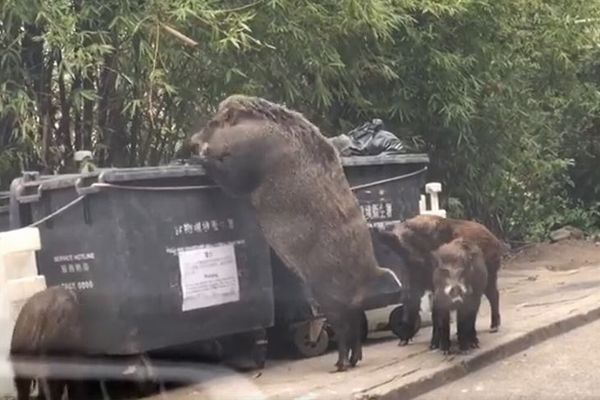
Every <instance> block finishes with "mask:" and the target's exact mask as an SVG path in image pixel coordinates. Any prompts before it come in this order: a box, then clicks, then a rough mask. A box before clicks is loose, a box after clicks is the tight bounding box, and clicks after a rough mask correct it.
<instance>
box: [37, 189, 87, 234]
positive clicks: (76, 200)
mask: <svg viewBox="0 0 600 400" xmlns="http://www.w3.org/2000/svg"><path fill="white" fill-rule="evenodd" d="M84 198H85V195H83V196H79V197H77V198H76V199H75V200H72V201H70V202H69V203H67V204H65V205H64V206H62V207H61V208H59V209H58V210H56V211H54V212H53V213H52V214H48V215H46V216H45V217H44V218H42V219H40V220H37V221H35V222H33V223H31V224H29V225H27V228H35V227H36V226H38V225H41V224H43V223H44V222H46V221H48V220H49V219H51V218H54V217H56V216H57V215H59V214H62V213H63V212H65V211H67V210H68V209H69V208H71V207H73V206H74V205H75V204H77V203H79V202H80V201H81V200H83V199H84Z"/></svg>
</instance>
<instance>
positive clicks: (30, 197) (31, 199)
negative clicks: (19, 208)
mask: <svg viewBox="0 0 600 400" xmlns="http://www.w3.org/2000/svg"><path fill="white" fill-rule="evenodd" d="M24 188H25V186H23V185H21V186H19V187H18V189H17V196H16V197H17V199H18V200H19V202H21V203H35V202H37V201H40V199H41V198H42V189H43V188H42V183H40V184H39V185H37V188H36V192H35V193H33V194H25V195H24V194H21V193H23V190H24Z"/></svg>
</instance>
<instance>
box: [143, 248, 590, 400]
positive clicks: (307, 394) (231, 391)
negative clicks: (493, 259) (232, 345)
mask: <svg viewBox="0 0 600 400" xmlns="http://www.w3.org/2000/svg"><path fill="white" fill-rule="evenodd" d="M499 288H500V293H501V294H500V296H501V303H500V304H501V312H502V327H501V329H500V332H499V333H490V332H489V331H488V329H489V304H488V303H487V301H486V300H483V301H482V307H481V313H480V317H479V319H478V323H477V325H478V330H479V332H480V340H481V349H478V350H475V351H474V352H472V353H470V354H468V355H453V356H450V357H444V356H443V355H442V354H440V353H439V352H436V351H429V350H428V343H429V339H430V335H431V329H430V328H429V327H428V328H424V329H422V330H421V331H420V332H419V333H418V335H417V337H416V338H415V340H414V341H413V342H412V343H410V344H409V345H408V346H406V347H399V346H398V345H397V343H398V341H397V339H396V338H395V337H394V336H393V335H392V334H391V333H389V332H387V333H377V334H374V335H371V336H370V337H369V339H368V340H367V343H366V346H365V360H364V361H363V362H362V363H360V364H359V366H358V367H357V368H355V369H352V370H350V371H348V372H345V373H331V371H332V370H333V363H334V361H335V352H329V353H327V354H325V355H323V356H320V357H315V358H310V359H301V360H298V359H294V358H293V357H291V356H290V357H289V358H288V359H273V360H268V361H267V365H266V367H265V369H263V370H261V371H257V370H255V371H250V372H238V373H236V372H234V371H232V370H230V371H231V373H229V374H226V375H222V376H220V377H215V378H214V379H207V380H201V381H199V382H198V383H197V384H194V385H189V386H186V387H179V388H177V389H174V390H170V391H168V392H167V393H165V394H163V395H162V396H161V395H156V396H154V397H153V398H155V399H157V400H158V399H164V398H167V399H176V400H184V399H185V400H187V399H197V398H203V399H204V398H206V399H224V400H228V399H240V398H252V399H311V400H321V399H322V400H329V399H342V398H344V399H346V398H347V399H352V398H355V399H367V398H368V399H372V398H378V397H380V396H383V397H385V398H387V397H391V398H397V397H398V396H400V397H401V398H411V397H413V396H412V395H409V393H410V389H405V388H409V387H411V385H413V387H414V385H415V384H416V385H419V384H420V382H423V381H427V379H429V378H430V377H431V376H433V375H435V374H438V375H439V374H440V373H442V374H443V373H444V371H445V370H446V369H448V368H451V367H453V366H457V365H458V366H460V365H461V363H462V362H464V361H465V360H467V359H468V358H469V357H471V356H473V355H475V356H476V355H478V354H481V353H485V352H486V351H490V350H493V349H495V348H503V349H504V350H502V351H506V348H507V347H506V346H507V345H510V343H511V342H513V341H515V340H516V339H517V338H519V337H521V336H523V335H528V334H531V333H532V332H538V333H539V331H540V330H542V331H543V330H544V329H545V327H548V326H550V325H553V324H557V323H558V324H559V325H562V323H561V321H564V320H565V319H566V318H569V317H573V316H578V315H589V311H590V310H593V309H596V308H598V307H600V245H596V244H595V243H594V242H588V241H564V242H559V243H553V244H551V243H538V244H535V245H532V246H528V247H524V248H522V249H521V250H519V251H517V252H514V253H513V254H511V255H510V256H509V257H507V259H506V260H505V262H504V263H503V267H502V270H501V273H500V278H499ZM586 313H588V314H586ZM595 314H598V313H597V312H596V313H595ZM595 314H594V315H595ZM583 319H584V320H585V321H587V322H589V321H588V319H587V317H585V316H584V317H583ZM452 330H453V332H454V330H455V327H453V328H452ZM540 335H541V336H542V337H543V336H544V333H541V334H540ZM539 340H542V339H539ZM536 342H537V341H536V340H533V341H531V342H529V343H530V345H531V344H534V343H536ZM515 351H517V350H515ZM443 379H446V378H443ZM403 390H405V392H403ZM406 390H408V392H407V391H406ZM165 395H166V396H165Z"/></svg>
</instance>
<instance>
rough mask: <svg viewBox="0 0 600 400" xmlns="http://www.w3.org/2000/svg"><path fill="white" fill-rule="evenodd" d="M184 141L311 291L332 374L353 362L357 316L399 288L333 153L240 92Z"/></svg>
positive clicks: (280, 111)
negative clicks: (334, 340) (328, 338)
mask: <svg viewBox="0 0 600 400" xmlns="http://www.w3.org/2000/svg"><path fill="white" fill-rule="evenodd" d="M192 141H193V143H194V144H195V145H197V146H198V150H199V156H198V160H199V161H200V163H201V164H202V165H203V166H204V167H205V169H206V171H207V173H208V175H209V176H211V177H212V178H213V179H214V180H215V181H216V182H217V184H218V185H219V186H221V187H222V188H223V190H224V191H225V192H227V193H229V194H230V195H233V196H238V197H247V198H249V201H250V203H251V205H252V207H253V209H254V211H255V212H256V216H257V219H258V223H259V224H260V226H261V229H262V232H263V233H264V235H265V237H266V239H267V241H268V243H269V244H270V246H271V247H272V248H273V250H274V251H275V253H276V254H277V255H278V256H279V257H280V258H281V259H282V260H283V262H284V264H285V265H286V266H287V267H288V268H290V269H292V270H293V271H294V272H295V273H296V274H297V275H298V276H299V277H300V278H301V279H302V280H303V281H304V283H305V284H306V285H308V287H309V289H310V290H311V291H312V293H313V295H314V298H315V299H316V301H317V303H318V304H319V306H320V307H321V308H322V310H323V313H324V314H325V316H326V317H327V318H328V320H329V322H330V323H331V324H332V326H333V328H334V330H335V332H336V335H337V336H338V360H337V363H336V367H337V370H338V371H343V370H346V369H347V368H348V366H355V365H356V364H357V363H358V361H359V360H361V359H362V347H361V340H360V336H361V335H360V323H361V316H362V310H363V309H365V308H371V307H376V306H382V305H387V304H390V303H392V302H394V301H397V299H398V298H399V296H400V290H401V284H400V281H399V280H398V278H397V276H396V275H395V274H394V273H393V272H392V271H390V270H388V269H385V268H380V267H379V266H378V265H377V262H376V260H375V256H374V254H373V248H372V244H371V240H370V234H369V228H368V225H367V223H366V220H365V219H364V217H363V215H362V213H361V211H360V208H359V206H358V202H357V200H356V198H355V197H354V194H353V193H352V191H351V189H350V186H349V184H348V181H347V179H346V176H345V175H344V171H343V168H342V164H341V161H340V158H339V156H338V154H337V152H336V150H335V149H334V147H333V146H332V145H331V144H330V143H329V142H328V141H327V140H326V138H325V137H324V136H323V135H322V134H321V132H320V131H319V129H318V128H317V127H316V126H314V125H313V124H312V123H310V122H309V121H308V120H307V119H306V118H305V117H304V116H302V115H301V114H299V113H297V112H294V111H291V110H289V109H287V108H285V107H283V106H280V105H277V104H274V103H271V102H269V101H267V100H264V99H262V98H258V97H248V96H241V95H234V96H230V97H229V98H227V99H225V100H224V101H223V102H221V104H220V105H219V108H218V111H217V112H216V114H215V115H214V116H213V118H212V119H211V120H210V121H209V122H208V124H207V126H206V127H205V128H204V129H202V130H201V131H200V132H199V133H197V134H195V135H194V136H193V137H192Z"/></svg>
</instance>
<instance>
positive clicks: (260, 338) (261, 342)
mask: <svg viewBox="0 0 600 400" xmlns="http://www.w3.org/2000/svg"><path fill="white" fill-rule="evenodd" d="M268 343H269V342H268V340H267V332H266V330H260V331H258V332H256V333H255V340H254V346H253V348H252V361H254V363H255V364H256V367H257V368H258V369H263V368H264V367H265V363H266V361H267V345H268Z"/></svg>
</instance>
